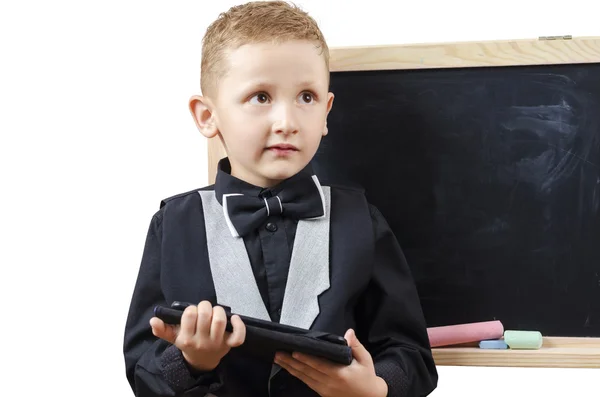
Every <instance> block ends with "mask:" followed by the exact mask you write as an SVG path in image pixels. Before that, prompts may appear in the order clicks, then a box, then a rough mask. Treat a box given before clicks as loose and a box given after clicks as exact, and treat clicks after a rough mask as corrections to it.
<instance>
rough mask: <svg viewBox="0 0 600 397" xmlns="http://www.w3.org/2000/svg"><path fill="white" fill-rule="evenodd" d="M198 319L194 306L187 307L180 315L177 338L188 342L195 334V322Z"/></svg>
mask: <svg viewBox="0 0 600 397" xmlns="http://www.w3.org/2000/svg"><path fill="white" fill-rule="evenodd" d="M197 317H198V309H197V308H196V306H188V307H186V308H185V310H184V311H183V314H182V315H181V325H180V327H179V335H178V337H179V338H180V339H181V340H186V341H189V340H191V339H192V337H193V336H194V334H195V333H196V321H197Z"/></svg>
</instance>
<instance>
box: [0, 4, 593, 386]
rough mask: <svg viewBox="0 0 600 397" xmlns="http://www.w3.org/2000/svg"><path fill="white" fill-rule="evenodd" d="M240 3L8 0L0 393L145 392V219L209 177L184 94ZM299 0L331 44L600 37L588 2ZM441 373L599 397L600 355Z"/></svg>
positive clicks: (2, 69)
mask: <svg viewBox="0 0 600 397" xmlns="http://www.w3.org/2000/svg"><path fill="white" fill-rule="evenodd" d="M236 3H238V2H236V1H199V0H197V1H189V0H187V1H184V0H173V1H150V0H145V1H107V0H105V1H97V2H93V1H81V0H80V1H25V0H22V1H10V2H9V1H2V2H1V3H0V132H1V141H0V142H1V143H0V173H1V174H0V175H1V180H0V182H1V183H0V189H1V192H2V193H1V194H0V204H1V208H2V217H1V221H0V222H1V223H0V225H1V226H2V227H1V228H0V230H1V231H0V233H1V235H0V237H1V239H0V245H1V251H0V252H1V256H0V258H1V259H0V261H1V262H0V264H1V266H2V267H1V269H2V270H1V275H0V287H1V288H0V293H1V294H2V295H1V297H0V298H1V302H2V304H3V306H4V307H3V308H2V312H3V316H2V320H0V321H1V323H0V324H1V326H0V333H1V335H0V336H1V338H2V339H1V341H2V353H1V355H2V359H1V361H2V368H3V369H2V370H1V374H2V375H1V376H0V377H1V378H2V385H1V390H2V392H1V394H2V395H3V396H4V395H6V396H8V395H13V393H14V394H15V395H17V394H18V395H21V396H23V395H26V396H34V395H42V393H44V394H46V393H47V394H48V395H54V394H57V395H61V396H88V397H91V396H129V395H132V393H131V391H130V389H129V385H128V384H127V382H126V379H125V372H124V364H123V358H122V353H121V349H122V336H123V328H124V323H125V318H126V314H127V309H128V304H129V299H130V296H131V292H132V289H133V285H134V282H135V278H136V275H137V271H138V266H139V262H140V258H141V254H142V248H143V243H144V239H145V236H146V231H147V227H148V224H149V222H150V218H151V216H152V215H153V213H154V212H155V211H156V210H157V209H158V205H159V202H160V200H161V199H162V198H165V197H168V196H170V195H173V194H176V193H179V192H183V191H186V190H191V189H195V188H198V187H201V186H204V185H206V184H207V181H208V178H207V155H206V142H205V141H204V138H202V137H201V136H200V134H199V133H198V132H197V131H196V130H195V126H194V124H193V122H192V118H191V117H190V115H189V112H188V109H187V101H188V98H189V97H190V96H191V95H192V94H196V93H199V64H200V46H201V43H200V41H201V38H202V35H203V33H204V30H205V29H206V27H207V26H208V24H209V23H210V22H211V21H212V20H213V19H214V18H215V17H216V16H217V15H218V13H219V12H220V11H224V10H226V9H227V8H228V7H229V6H231V5H234V4H236ZM298 4H300V5H301V6H302V7H303V8H304V9H306V10H307V11H309V12H310V13H311V14H312V15H313V16H314V17H315V18H316V19H317V21H318V22H319V23H320V25H321V28H322V30H323V32H324V34H325V37H326V39H327V40H328V42H329V45H330V46H331V47H336V46H348V45H375V44H392V43H418V42H444V41H446V42H448V41H479V40H497V39H511V38H514V39H520V38H536V37H538V36H544V35H564V34H571V35H573V36H593V35H596V36H600V25H599V23H598V20H597V16H598V15H600V13H599V12H598V7H599V6H598V5H595V4H597V2H592V1H588V0H570V1H568V2H565V1H554V0H548V1H537V0H536V1H525V0H519V1H515V0H504V1H498V0H496V1H493V2H488V1H471V0H455V1H438V0H435V1H433V0H429V1H425V0H421V1H393V2H392V1H389V2H388V1H384V0H369V1H342V0H339V1H324V0H305V1H298ZM334 111H335V106H334ZM7 368H8V373H7V372H6V371H7ZM439 374H440V381H439V387H438V389H437V390H436V391H435V392H434V393H433V394H432V395H433V396H434V397H443V396H459V395H460V396H482V395H485V396H488V397H491V396H506V395H512V396H528V395H535V396H538V395H539V396H599V395H600V391H599V390H598V379H600V370H581V369H576V370H567V369H515V368H510V369H501V368H453V367H440V368H439ZM594 378H595V379H594ZM9 391H12V392H13V393H8V392H9Z"/></svg>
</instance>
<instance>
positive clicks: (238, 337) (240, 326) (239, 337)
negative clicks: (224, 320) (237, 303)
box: [226, 314, 246, 347]
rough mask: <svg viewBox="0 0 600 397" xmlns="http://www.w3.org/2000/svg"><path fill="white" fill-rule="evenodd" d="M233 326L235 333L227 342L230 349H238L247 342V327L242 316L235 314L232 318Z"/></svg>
mask: <svg viewBox="0 0 600 397" xmlns="http://www.w3.org/2000/svg"><path fill="white" fill-rule="evenodd" d="M231 326H232V327H233V332H232V333H231V334H230V335H229V336H228V337H227V341H226V342H227V345H228V346H229V347H238V346H240V345H241V344H243V343H244V341H245V340H246V325H245V324H244V322H243V321H242V319H241V318H240V316H238V315H237V314H234V315H233V316H231Z"/></svg>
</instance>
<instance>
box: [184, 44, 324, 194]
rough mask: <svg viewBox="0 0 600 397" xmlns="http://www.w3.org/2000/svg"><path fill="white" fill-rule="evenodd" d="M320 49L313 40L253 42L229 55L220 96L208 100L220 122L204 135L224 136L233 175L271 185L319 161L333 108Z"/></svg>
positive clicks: (214, 115)
mask: <svg viewBox="0 0 600 397" xmlns="http://www.w3.org/2000/svg"><path fill="white" fill-rule="evenodd" d="M319 51H320V50H319V49H318V48H316V46H315V44H314V43H311V42H308V41H289V42H284V43H281V44H272V43H256V44H248V45H244V46H241V47H239V48H237V49H235V50H232V51H229V53H228V56H227V60H226V62H225V63H226V67H227V71H226V74H225V75H224V76H223V77H222V78H220V79H219V81H218V83H217V94H216V97H215V98H211V99H208V98H204V99H202V101H204V102H206V103H207V107H208V108H209V110H208V111H210V113H211V116H212V118H213V120H212V121H213V123H214V125H213V129H212V130H211V129H210V126H208V130H209V133H208V134H207V133H206V131H207V129H206V128H205V129H204V131H203V133H204V134H205V135H206V136H214V135H216V134H220V135H221V137H222V139H223V142H224V145H225V149H226V150H227V155H228V157H229V160H230V162H231V173H232V175H234V176H236V177H238V178H240V179H242V180H245V181H246V182H249V183H252V184H254V185H257V186H262V187H267V186H273V185H275V184H277V183H278V182H280V181H281V180H283V179H286V178H289V177H291V176H293V175H294V174H296V173H297V172H298V171H300V170H301V169H303V168H304V167H305V166H306V165H307V164H308V163H309V161H310V160H311V159H312V158H313V156H314V155H315V153H316V151H317V148H318V146H319V143H320V141H321V138H322V137H323V136H325V135H326V134H327V126H326V118H327V114H328V113H329V111H330V109H331V105H332V104H333V94H332V93H330V92H328V88H329V87H328V86H329V73H328V70H327V67H326V65H325V61H324V59H323V57H322V55H321V54H320V52H319ZM207 99H208V100H207ZM196 118H197V119H198V117H197V116H196ZM209 124H210V123H209ZM199 126H200V124H199ZM201 130H202V128H201Z"/></svg>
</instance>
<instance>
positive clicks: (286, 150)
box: [267, 143, 298, 154]
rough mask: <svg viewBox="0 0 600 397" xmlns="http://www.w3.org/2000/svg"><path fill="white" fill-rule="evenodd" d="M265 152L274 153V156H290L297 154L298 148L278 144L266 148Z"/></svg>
mask: <svg viewBox="0 0 600 397" xmlns="http://www.w3.org/2000/svg"><path fill="white" fill-rule="evenodd" d="M267 150H268V151H271V152H274V153H275V154H290V153H293V152H297V151H298V148H297V147H296V146H294V145H290V144H289V143H280V144H277V145H272V146H268V147H267Z"/></svg>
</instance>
